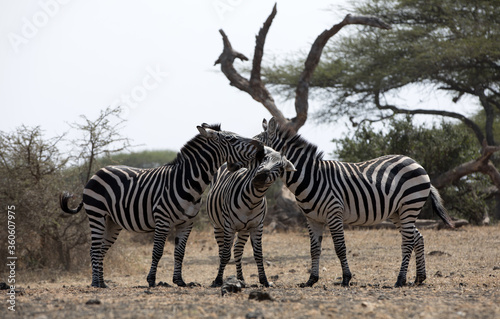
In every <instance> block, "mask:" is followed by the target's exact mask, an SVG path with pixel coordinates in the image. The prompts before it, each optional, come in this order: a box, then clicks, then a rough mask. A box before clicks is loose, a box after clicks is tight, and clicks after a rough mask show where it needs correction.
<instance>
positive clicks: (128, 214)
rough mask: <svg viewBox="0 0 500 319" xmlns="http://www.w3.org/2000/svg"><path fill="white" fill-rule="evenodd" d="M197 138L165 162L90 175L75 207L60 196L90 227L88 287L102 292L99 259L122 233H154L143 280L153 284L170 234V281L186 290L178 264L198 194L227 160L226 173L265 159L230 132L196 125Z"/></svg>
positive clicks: (259, 147) (259, 148)
mask: <svg viewBox="0 0 500 319" xmlns="http://www.w3.org/2000/svg"><path fill="white" fill-rule="evenodd" d="M197 129H198V131H199V134H197V135H196V136H195V137H194V138H192V139H191V140H190V141H188V142H187V143H186V144H185V145H184V146H183V147H182V148H181V150H180V152H179V153H178V154H177V157H176V158H175V159H174V160H173V161H172V162H170V163H168V164H166V165H163V166H160V167H157V168H151V169H139V168H133V167H127V166H107V167H104V168H102V169H100V170H99V171H97V173H95V175H94V176H92V178H91V179H90V180H89V181H88V183H87V184H86V186H85V188H84V190H83V200H82V201H81V203H80V204H79V205H78V207H77V208H75V209H71V208H69V207H68V200H69V199H70V198H71V197H73V195H71V194H69V193H67V192H64V193H62V194H61V197H60V206H61V208H62V210H63V211H64V212H66V213H69V214H76V213H78V212H79V211H80V210H81V208H82V207H84V208H85V211H86V212H87V215H88V218H89V224H90V229H91V248H90V256H91V262H92V286H93V287H101V288H105V287H106V284H105V283H104V279H103V259H104V256H105V254H106V252H107V250H108V249H109V248H110V247H111V245H113V243H114V242H115V240H116V238H117V237H118V234H119V233H120V231H121V230H122V229H126V230H130V231H134V232H152V231H154V244H153V254H152V263H151V269H150V271H149V274H148V276H147V281H148V284H149V286H150V287H154V286H155V282H156V269H157V266H158V262H159V260H160V258H161V257H162V255H163V248H164V246H165V240H166V238H167V236H168V234H169V233H170V230H171V229H172V228H175V229H176V232H175V250H174V273H173V282H174V283H175V284H177V285H178V286H181V287H183V286H186V283H185V282H184V280H183V279H182V261H183V259H184V251H185V247H186V242H187V239H188V236H189V234H190V232H191V229H192V227H193V221H194V218H195V217H196V215H197V214H198V211H199V208H200V205H201V195H202V193H203V191H204V189H205V188H206V187H207V185H208V184H209V183H210V182H211V180H212V177H213V175H214V174H215V172H216V171H217V169H218V168H219V167H220V166H221V165H222V164H223V163H224V162H226V161H227V163H228V164H227V167H228V170H229V171H236V170H238V169H240V168H242V167H245V166H248V165H249V164H250V163H251V162H252V161H255V160H261V159H262V158H263V157H264V147H263V144H262V143H261V142H259V141H256V140H254V139H250V138H245V137H242V136H239V135H237V134H235V133H232V132H228V131H221V129H220V125H208V124H205V123H204V124H202V125H201V126H197Z"/></svg>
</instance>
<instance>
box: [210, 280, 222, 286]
mask: <svg viewBox="0 0 500 319" xmlns="http://www.w3.org/2000/svg"><path fill="white" fill-rule="evenodd" d="M218 287H222V280H218V279H215V280H214V281H213V282H212V284H211V285H210V288H218Z"/></svg>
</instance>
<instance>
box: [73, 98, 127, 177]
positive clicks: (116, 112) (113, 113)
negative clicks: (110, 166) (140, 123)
mask: <svg viewBox="0 0 500 319" xmlns="http://www.w3.org/2000/svg"><path fill="white" fill-rule="evenodd" d="M121 112H122V110H121V108H120V107H119V106H118V107H115V108H111V107H107V108H106V109H104V110H102V111H101V112H100V114H99V116H98V117H97V119H95V120H92V119H89V118H88V117H87V116H85V115H81V116H80V117H81V118H82V120H83V123H73V124H72V125H71V127H73V128H75V129H77V130H79V131H80V132H82V137H81V138H79V139H76V140H74V141H73V144H74V145H77V146H78V148H79V151H78V155H77V156H76V157H75V159H76V160H77V162H79V161H80V160H83V161H84V162H83V163H79V165H80V166H81V167H82V168H84V170H83V173H82V182H83V183H84V184H85V183H87V181H88V180H89V179H90V177H91V176H92V173H93V172H94V171H95V170H96V166H97V164H98V163H96V160H97V159H98V158H99V157H103V156H108V157H109V155H110V154H116V153H119V152H122V151H125V150H127V148H128V147H130V141H129V139H128V138H126V137H123V136H121V134H120V129H121V125H122V124H123V123H124V122H125V120H123V119H122V118H121V117H120V114H121Z"/></svg>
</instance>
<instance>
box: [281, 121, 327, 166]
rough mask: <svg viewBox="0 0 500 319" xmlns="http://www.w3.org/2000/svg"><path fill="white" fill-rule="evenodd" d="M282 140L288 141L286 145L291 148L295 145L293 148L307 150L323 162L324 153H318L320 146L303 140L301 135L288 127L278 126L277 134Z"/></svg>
mask: <svg viewBox="0 0 500 319" xmlns="http://www.w3.org/2000/svg"><path fill="white" fill-rule="evenodd" d="M276 133H277V134H278V135H279V137H280V139H282V140H284V141H286V143H285V144H284V145H286V146H288V147H290V146H292V145H293V147H295V148H296V147H302V148H304V149H307V150H308V151H310V152H311V153H313V154H314V157H315V158H316V159H317V160H319V161H321V160H323V155H324V153H323V151H318V146H317V145H316V144H313V143H311V142H309V141H308V140H306V139H305V138H303V137H302V136H301V135H300V134H298V133H294V132H293V131H292V130H290V129H289V128H287V127H282V126H281V125H279V124H278V126H277V132H276Z"/></svg>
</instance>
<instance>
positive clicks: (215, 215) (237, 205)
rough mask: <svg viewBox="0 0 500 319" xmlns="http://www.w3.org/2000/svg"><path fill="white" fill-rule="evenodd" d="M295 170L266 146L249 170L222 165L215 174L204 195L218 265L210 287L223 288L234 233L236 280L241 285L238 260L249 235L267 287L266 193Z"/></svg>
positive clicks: (261, 276)
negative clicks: (231, 168)
mask: <svg viewBox="0 0 500 319" xmlns="http://www.w3.org/2000/svg"><path fill="white" fill-rule="evenodd" d="M294 170H295V167H294V166H293V164H292V163H291V162H290V161H288V160H287V159H286V158H285V157H284V156H282V155H281V154H280V153H278V152H276V151H275V150H273V149H271V148H269V147H265V157H264V159H263V160H262V162H261V163H258V162H255V163H253V164H252V165H251V166H250V167H249V168H248V169H245V168H243V169H240V170H239V171H237V172H234V173H231V172H230V171H229V170H228V169H227V167H226V166H222V167H221V168H219V170H218V171H217V173H216V174H215V175H214V179H213V182H212V186H211V188H210V191H209V193H208V196H207V212H208V216H209V218H210V221H211V222H212V225H213V226H214V234H215V239H216V241H217V245H218V246H219V260H220V262H219V271H218V273H217V277H216V278H215V280H214V281H213V283H212V287H220V286H221V285H222V280H223V276H224V269H225V267H226V265H227V263H228V262H229V260H230V258H231V247H232V245H233V241H234V237H235V235H236V233H237V239H236V244H235V246H234V260H235V263H236V273H237V278H238V279H239V280H241V281H243V282H244V278H243V271H242V267H241V258H242V256H243V249H244V247H245V244H246V242H247V240H248V237H249V236H250V238H251V243H252V248H253V254H254V259H255V263H256V264H257V269H258V272H259V282H260V283H261V284H262V285H264V286H265V287H269V282H268V281H267V277H266V273H265V271H264V264H263V255H262V230H263V227H264V217H265V216H266V212H267V201H266V197H265V194H266V192H267V190H268V189H269V187H270V186H271V185H272V184H273V183H274V181H275V180H276V179H277V178H280V177H282V176H283V175H284V173H285V171H294Z"/></svg>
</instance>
